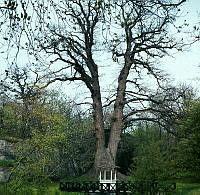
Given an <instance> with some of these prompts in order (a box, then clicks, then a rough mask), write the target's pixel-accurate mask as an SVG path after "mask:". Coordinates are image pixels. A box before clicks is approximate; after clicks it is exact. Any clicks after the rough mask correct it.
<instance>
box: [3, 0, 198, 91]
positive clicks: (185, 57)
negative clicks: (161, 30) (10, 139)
mask: <svg viewBox="0 0 200 195" xmlns="http://www.w3.org/2000/svg"><path fill="white" fill-rule="evenodd" d="M184 10H185V13H186V12H188V14H187V16H186V20H187V21H188V22H189V23H190V24H191V26H193V25H195V24H196V23H197V22H198V21H199V22H200V0H187V2H186V3H185V5H184ZM198 11H199V13H198ZM183 20H185V17H182V18H180V24H181V22H182V21H183ZM0 36H1V35H0ZM2 48H3V47H2V45H0V73H2V72H4V69H5V68H6V67H7V65H6V61H5V60H4V59H3V58H4V57H5V54H2V53H1V52H2ZM22 61H23V60H22ZM161 66H162V68H163V69H164V70H166V72H167V73H169V74H170V75H171V78H172V79H174V83H175V84H177V83H180V82H182V83H183V82H184V83H188V84H191V85H192V86H194V87H198V86H199V85H200V74H199V73H200V41H199V42H198V43H196V44H194V45H192V47H191V48H190V51H187V52H186V51H185V52H181V53H177V54H175V55H173V57H166V58H163V60H162V61H161ZM198 66H199V67H198ZM197 78H199V81H198V80H197Z"/></svg>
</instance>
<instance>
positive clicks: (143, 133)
mask: <svg viewBox="0 0 200 195" xmlns="http://www.w3.org/2000/svg"><path fill="white" fill-rule="evenodd" d="M133 137H134V140H135V156H134V157H133V162H132V165H131V166H130V170H129V171H130V175H131V177H132V178H133V180H136V181H144V180H150V181H166V180H169V179H171V178H173V177H174V175H175V173H176V171H175V170H174V167H173V166H174V164H175V163H174V156H173V148H174V146H175V142H174V141H173V137H171V136H170V135H169V134H168V133H167V132H160V130H159V128H158V127H156V126H152V125H150V124H149V127H145V126H140V127H139V128H137V129H135V130H134V131H133Z"/></svg>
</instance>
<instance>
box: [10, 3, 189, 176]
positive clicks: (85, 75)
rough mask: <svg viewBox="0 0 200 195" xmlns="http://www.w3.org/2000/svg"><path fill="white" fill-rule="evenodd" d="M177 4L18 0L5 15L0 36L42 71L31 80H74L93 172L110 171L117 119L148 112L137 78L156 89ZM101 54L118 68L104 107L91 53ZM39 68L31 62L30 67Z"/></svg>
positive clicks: (175, 44) (172, 45) (173, 43)
mask: <svg viewBox="0 0 200 195" xmlns="http://www.w3.org/2000/svg"><path fill="white" fill-rule="evenodd" d="M184 1H185V0H179V1H178V0H177V1H175V2H174V1H171V0H167V1H164V0H155V1H152V0H142V1H138V0H126V1H125V0H120V1H115V0H106V1H102V0H86V1H81V0H73V1H71V0H69V1H52V0H45V1H42V2H41V1H39V0H36V1H34V2H31V1H25V0H24V1H23V0H22V1H21V5H20V6H21V7H20V6H19V7H18V9H16V10H15V12H10V26H11V28H10V31H9V33H10V34H8V36H9V35H11V36H9V37H8V38H7V39H8V41H11V40H12V38H13V37H15V42H16V43H17V51H19V50H20V49H25V50H27V52H28V55H30V56H31V55H32V56H33V57H34V60H33V62H32V63H35V62H38V64H39V66H40V67H42V69H44V70H45V72H43V74H42V75H39V73H38V76H41V77H42V78H46V79H47V85H49V84H51V83H53V82H55V81H63V82H64V81H68V82H72V81H74V82H75V83H82V84H84V86H86V88H87V91H88V92H89V93H90V97H91V102H92V109H93V119H94V127H95V131H96V146H97V147H96V148H97V150H96V155H95V161H94V170H95V172H96V171H97V170H98V169H99V168H100V167H102V166H106V167H107V168H114V167H115V161H116V153H117V148H118V144H119V141H120V139H121V138H120V136H121V132H122V130H123V128H124V121H125V120H128V119H129V121H132V122H133V121H138V120H144V118H143V119H140V118H139V117H137V114H138V113H141V112H144V111H147V110H148V111H149V109H147V108H146V106H145V105H146V104H148V102H151V101H152V100H153V98H152V96H150V95H149V94H150V92H149V91H150V89H148V88H147V86H145V85H143V83H144V82H143V79H145V80H149V79H150V80H153V82H154V83H157V84H158V86H161V81H163V80H164V77H163V75H162V74H161V72H160V70H159V69H158V66H157V65H158V63H157V62H158V61H159V59H160V58H162V57H163V56H165V55H167V54H168V52H169V50H172V49H177V50H182V46H183V43H182V42H179V40H176V38H175V37H173V36H172V35H171V34H170V33H169V29H170V27H173V25H174V24H175V20H176V18H177V16H178V13H179V11H180V8H179V7H180V6H181V5H182V3H183V2H184ZM20 16H21V17H20ZM175 30H177V29H175ZM23 35H26V37H25V36H23ZM22 37H23V38H22ZM22 40H23V41H22ZM104 50H107V51H108V54H109V58H110V60H109V61H108V62H109V64H113V65H114V66H117V67H118V68H117V69H118V70H119V71H118V78H117V83H116V86H117V87H116V88H115V90H114V93H113V94H111V97H107V98H106V100H107V101H106V102H103V94H102V89H101V84H100V78H99V77H100V73H99V72H100V64H99V62H98V58H99V51H104ZM17 54H18V52H17ZM16 57H17V55H16ZM101 63H102V64H104V63H103V62H101ZM42 65H44V66H42ZM39 66H37V63H35V66H34V67H37V68H38V67H39ZM38 69H39V68H38ZM107 105H112V108H113V109H112V116H111V121H112V122H111V130H110V136H109V142H108V144H107V146H106V144H105V131H104V129H105V128H104V125H105V124H104V112H103V107H104V106H107ZM125 111H126V112H125ZM145 119H148V120H153V119H151V118H149V117H145Z"/></svg>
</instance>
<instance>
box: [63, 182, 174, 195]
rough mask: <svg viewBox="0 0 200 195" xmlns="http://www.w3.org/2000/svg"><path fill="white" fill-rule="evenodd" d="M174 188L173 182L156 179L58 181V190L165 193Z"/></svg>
mask: <svg viewBox="0 0 200 195" xmlns="http://www.w3.org/2000/svg"><path fill="white" fill-rule="evenodd" d="M175 189H176V184H175V183H167V182H156V181H153V182H152V181H142V182H132V181H126V182H125V181H122V182H116V183H100V182H99V181H88V182H60V190H61V191H66V192H86V193H105V192H108V193H116V194H117V193H132V194H134V193H139V194H166V193H167V192H172V191H174V190H175Z"/></svg>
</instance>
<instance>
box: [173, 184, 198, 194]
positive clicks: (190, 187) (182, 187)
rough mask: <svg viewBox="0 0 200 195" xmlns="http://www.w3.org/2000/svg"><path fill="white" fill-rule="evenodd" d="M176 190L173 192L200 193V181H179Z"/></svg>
mask: <svg viewBox="0 0 200 195" xmlns="http://www.w3.org/2000/svg"><path fill="white" fill-rule="evenodd" d="M176 185H177V189H176V192H175V193H173V194H177V195H179V194H182V195H200V183H177V184H176Z"/></svg>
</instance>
